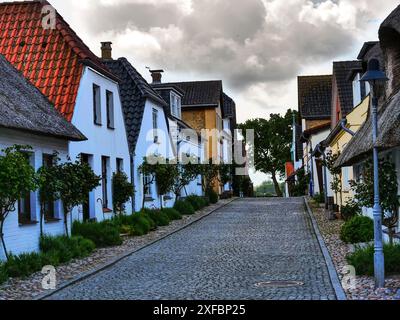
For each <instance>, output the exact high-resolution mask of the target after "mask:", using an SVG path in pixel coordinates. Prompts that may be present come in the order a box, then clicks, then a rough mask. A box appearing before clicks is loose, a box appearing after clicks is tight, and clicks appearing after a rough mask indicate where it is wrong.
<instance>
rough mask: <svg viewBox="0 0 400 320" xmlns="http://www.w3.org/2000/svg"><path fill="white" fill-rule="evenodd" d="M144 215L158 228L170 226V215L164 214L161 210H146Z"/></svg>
mask: <svg viewBox="0 0 400 320" xmlns="http://www.w3.org/2000/svg"><path fill="white" fill-rule="evenodd" d="M143 213H144V214H145V215H146V216H148V217H149V218H150V219H151V220H153V221H154V222H155V224H156V226H159V227H164V226H167V225H169V222H170V220H169V218H168V215H167V214H165V213H163V212H162V211H161V210H150V209H144V210H143Z"/></svg>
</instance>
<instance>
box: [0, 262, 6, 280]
mask: <svg viewBox="0 0 400 320" xmlns="http://www.w3.org/2000/svg"><path fill="white" fill-rule="evenodd" d="M7 280H8V273H7V269H6V266H5V265H4V264H0V284H3V283H4V282H6V281H7Z"/></svg>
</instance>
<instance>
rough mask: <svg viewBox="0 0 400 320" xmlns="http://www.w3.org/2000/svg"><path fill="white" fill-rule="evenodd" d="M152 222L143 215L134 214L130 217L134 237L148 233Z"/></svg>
mask: <svg viewBox="0 0 400 320" xmlns="http://www.w3.org/2000/svg"><path fill="white" fill-rule="evenodd" d="M152 221H153V220H152V219H150V218H149V216H148V215H147V214H145V213H136V214H134V215H132V224H131V226H132V227H133V229H134V235H135V236H143V235H145V234H147V233H149V232H150V230H151V229H152V224H154V222H152Z"/></svg>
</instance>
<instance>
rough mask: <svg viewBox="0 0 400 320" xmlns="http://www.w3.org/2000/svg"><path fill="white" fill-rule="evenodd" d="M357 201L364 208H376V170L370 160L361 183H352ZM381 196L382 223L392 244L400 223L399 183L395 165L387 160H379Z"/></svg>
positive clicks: (364, 169)
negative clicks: (399, 222)
mask: <svg viewBox="0 0 400 320" xmlns="http://www.w3.org/2000/svg"><path fill="white" fill-rule="evenodd" d="M350 185H351V187H352V189H353V191H354V193H355V199H356V201H357V202H358V204H359V205H360V206H362V207H367V208H373V206H374V168H373V162H372V160H368V161H367V162H366V163H365V165H364V168H363V172H362V179H361V181H360V182H356V181H350ZM379 196H380V201H381V206H382V223H383V225H384V226H386V227H387V228H388V230H389V237H390V242H391V243H393V238H394V234H395V232H396V227H397V224H398V221H399V215H398V212H399V205H400V201H399V196H398V182H397V172H396V167H395V165H394V164H393V163H392V162H391V161H389V160H386V159H380V160H379Z"/></svg>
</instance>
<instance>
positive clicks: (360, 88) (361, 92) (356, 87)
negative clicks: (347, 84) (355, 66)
mask: <svg viewBox="0 0 400 320" xmlns="http://www.w3.org/2000/svg"><path fill="white" fill-rule="evenodd" d="M361 76H362V74H361V73H357V74H356V75H355V77H354V79H353V107H357V106H358V105H359V104H360V103H361V102H362V101H363V100H364V98H365V97H366V96H367V95H368V94H369V92H370V87H369V84H368V83H367V82H361V81H360V79H361Z"/></svg>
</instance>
